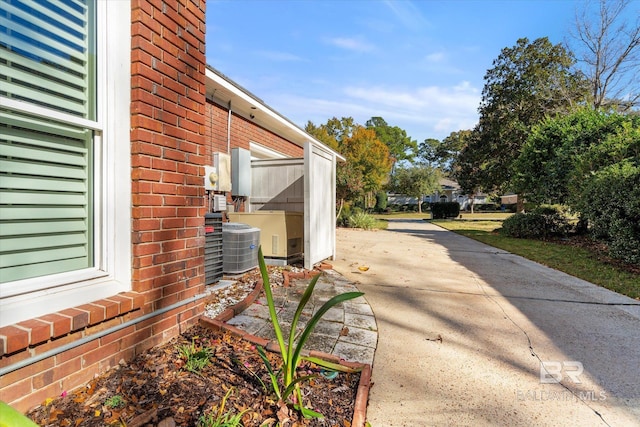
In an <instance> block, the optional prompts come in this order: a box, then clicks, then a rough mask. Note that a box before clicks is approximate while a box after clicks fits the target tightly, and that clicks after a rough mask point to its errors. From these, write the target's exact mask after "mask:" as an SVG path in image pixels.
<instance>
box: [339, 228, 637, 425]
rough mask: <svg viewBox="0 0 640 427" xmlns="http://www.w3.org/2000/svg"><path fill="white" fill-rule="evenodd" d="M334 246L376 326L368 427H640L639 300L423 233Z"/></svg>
mask: <svg viewBox="0 0 640 427" xmlns="http://www.w3.org/2000/svg"><path fill="white" fill-rule="evenodd" d="M337 247H338V257H337V260H335V261H333V267H334V269H335V270H336V271H337V272H339V273H341V274H342V275H343V276H344V277H345V278H346V279H348V280H350V281H352V282H354V283H356V285H357V287H358V289H360V290H361V291H363V292H365V298H366V301H368V303H369V304H370V306H371V308H372V309H373V312H374V314H375V318H376V322H377V328H378V333H379V337H378V346H377V350H376V353H375V358H374V361H373V376H372V381H373V383H374V385H373V387H372V389H371V392H370V395H369V397H370V398H369V407H368V411H367V417H368V420H369V421H370V422H371V423H372V425H373V426H385V427H386V426H432V425H433V426H449V425H456V426H458V425H473V426H494V425H501V426H518V425H522V426H525V425H536V426H543V425H554V426H568V425H584V426H607V425H610V426H640V380H639V379H640V302H639V301H636V300H633V299H630V298H627V297H623V296H621V295H618V294H616V293H613V292H610V291H607V290H605V289H602V288H599V287H597V286H595V285H592V284H590V283H587V282H584V281H581V280H578V279H576V278H574V277H571V276H568V275H566V274H563V273H559V272H557V271H555V270H552V269H548V268H546V267H543V266H541V265H539V264H536V263H533V262H530V261H527V260H525V259H523V258H521V257H518V256H515V255H512V254H509V253H507V252H504V251H501V250H497V249H495V248H491V247H488V246H486V245H483V244H480V243H478V242H475V241H473V240H470V239H467V238H465V237H462V236H458V235H456V234H454V233H451V232H449V231H446V230H443V229H441V228H439V227H437V226H435V225H432V224H429V223H427V222H425V221H422V220H393V221H390V223H389V229H388V230H387V231H362V230H351V229H339V230H338V232H337ZM359 266H366V267H369V268H368V270H367V271H361V270H360V269H358V267H359ZM639 286H640V283H639ZM363 330H366V329H363ZM541 373H542V374H541Z"/></svg>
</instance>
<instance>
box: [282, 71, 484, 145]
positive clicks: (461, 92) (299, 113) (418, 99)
mask: <svg viewBox="0 0 640 427" xmlns="http://www.w3.org/2000/svg"><path fill="white" fill-rule="evenodd" d="M271 102H273V104H272V106H273V107H274V108H276V109H278V111H280V112H281V113H282V114H284V115H285V116H287V117H289V119H290V120H292V121H293V122H294V123H297V124H298V125H300V126H304V124H305V123H306V122H307V120H311V121H312V122H314V123H315V124H321V123H326V121H327V119H329V118H331V117H334V116H335V117H338V118H340V117H353V118H354V119H355V120H356V122H357V123H360V124H364V123H365V122H366V121H367V120H368V119H369V118H371V117H374V116H381V117H383V118H384V119H385V120H386V121H387V123H389V124H390V125H392V126H399V127H400V128H402V129H404V130H406V131H407V134H408V135H409V136H411V137H412V138H414V139H416V140H418V141H422V140H424V139H426V138H438V139H442V138H444V137H446V136H448V135H449V134H450V133H451V132H454V131H458V130H461V129H471V128H472V127H473V126H474V125H475V124H476V122H477V120H478V114H477V108H478V105H479V103H480V93H479V91H478V89H476V88H474V87H473V86H472V85H471V84H470V83H469V82H465V81H463V82H460V83H459V84H457V85H455V86H449V87H440V86H426V87H419V88H416V89H407V88H391V87H380V86H378V87H364V86H361V87H353V86H351V87H347V88H344V89H343V90H342V94H335V93H334V94H327V95H325V96H309V97H301V96H296V95H289V94H275V95H274V96H273V98H272V99H271Z"/></svg>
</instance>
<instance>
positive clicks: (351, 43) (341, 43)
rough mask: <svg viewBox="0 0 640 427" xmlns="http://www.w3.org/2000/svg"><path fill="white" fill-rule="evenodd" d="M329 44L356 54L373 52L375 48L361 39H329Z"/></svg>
mask: <svg viewBox="0 0 640 427" xmlns="http://www.w3.org/2000/svg"><path fill="white" fill-rule="evenodd" d="M327 42H328V43H330V44H332V45H334V46H337V47H339V48H342V49H347V50H353V51H356V52H371V51H372V50H374V49H375V46H374V45H372V44H371V43H369V42H367V41H366V40H362V39H361V38H349V37H334V38H330V39H327Z"/></svg>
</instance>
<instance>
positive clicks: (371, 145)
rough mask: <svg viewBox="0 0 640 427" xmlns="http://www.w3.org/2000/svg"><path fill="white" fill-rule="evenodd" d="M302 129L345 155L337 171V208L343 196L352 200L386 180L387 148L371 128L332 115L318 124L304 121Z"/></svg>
mask: <svg viewBox="0 0 640 427" xmlns="http://www.w3.org/2000/svg"><path fill="white" fill-rule="evenodd" d="M305 130H306V131H307V132H308V133H309V134H310V135H313V136H314V137H316V138H318V139H319V140H320V141H322V142H324V143H326V144H327V145H328V146H330V147H335V148H334V149H335V150H336V151H338V152H339V153H341V154H342V155H343V156H344V157H345V158H346V162H345V163H339V164H338V166H337V171H336V193H337V194H336V198H337V201H338V203H339V204H340V205H339V207H338V210H341V208H342V206H343V204H344V202H345V201H346V200H350V201H355V200H357V199H359V198H361V197H362V196H363V195H366V194H368V193H371V192H375V191H377V190H379V189H380V188H382V186H383V185H384V184H385V183H386V182H387V179H388V177H389V171H390V170H391V157H390V155H389V149H388V147H387V146H386V145H385V144H384V143H382V142H381V141H380V140H379V139H378V138H377V136H376V133H375V131H373V130H372V129H366V128H364V127H363V126H361V125H358V124H356V123H355V121H354V119H353V118H352V117H343V118H341V119H337V118H335V117H334V118H332V119H329V120H328V121H327V123H326V124H323V125H319V126H316V125H314V124H313V123H312V122H307V125H306V126H305Z"/></svg>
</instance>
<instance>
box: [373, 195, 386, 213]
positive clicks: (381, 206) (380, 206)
mask: <svg viewBox="0 0 640 427" xmlns="http://www.w3.org/2000/svg"><path fill="white" fill-rule="evenodd" d="M387 203H388V199H387V193H385V192H384V191H379V192H377V193H376V206H375V210H376V212H383V211H384V210H385V209H387Z"/></svg>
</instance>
